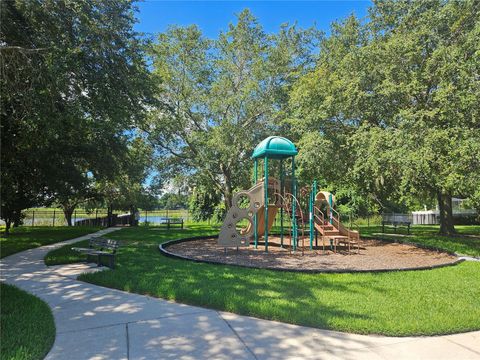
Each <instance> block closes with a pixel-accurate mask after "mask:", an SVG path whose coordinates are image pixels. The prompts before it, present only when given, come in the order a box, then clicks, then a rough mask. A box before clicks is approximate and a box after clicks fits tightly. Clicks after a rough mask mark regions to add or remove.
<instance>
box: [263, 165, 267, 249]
mask: <svg viewBox="0 0 480 360" xmlns="http://www.w3.org/2000/svg"><path fill="white" fill-rule="evenodd" d="M263 167H264V169H263V170H264V180H265V181H264V193H265V194H264V195H265V199H264V201H265V207H264V208H265V212H264V216H265V219H264V224H265V226H264V228H265V252H268V157H265V160H264V166H263Z"/></svg>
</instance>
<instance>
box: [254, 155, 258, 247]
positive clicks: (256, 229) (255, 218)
mask: <svg viewBox="0 0 480 360" xmlns="http://www.w3.org/2000/svg"><path fill="white" fill-rule="evenodd" d="M253 180H254V185H255V184H256V183H257V181H258V160H257V159H255V166H254V168H253ZM257 223H258V221H257V213H255V215H254V216H253V237H254V241H255V249H256V248H257V247H258V228H257Z"/></svg>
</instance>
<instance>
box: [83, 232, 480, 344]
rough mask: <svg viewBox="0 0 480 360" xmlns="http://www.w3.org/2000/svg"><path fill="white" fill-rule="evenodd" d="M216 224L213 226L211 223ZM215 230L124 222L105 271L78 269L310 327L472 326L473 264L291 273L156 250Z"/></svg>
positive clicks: (404, 330)
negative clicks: (112, 263) (109, 268)
mask: <svg viewBox="0 0 480 360" xmlns="http://www.w3.org/2000/svg"><path fill="white" fill-rule="evenodd" d="M217 231H218V230H217ZM215 233H216V230H215V229H211V228H208V227H205V226H203V227H202V226H196V227H195V226H192V227H191V228H190V229H188V230H183V231H182V230H170V231H168V230H164V229H158V228H145V227H142V228H126V229H122V230H121V231H118V232H116V233H113V234H111V235H109V237H111V238H114V239H117V240H121V241H122V242H123V247H121V248H120V250H119V253H118V256H117V267H116V268H115V270H112V271H103V272H99V273H95V274H83V275H81V276H80V279H81V280H83V281H86V282H90V283H93V284H96V285H100V286H105V287H111V288H116V289H119V290H124V291H128V292H133V293H138V294H144V295H150V296H155V297H159V298H164V299H168V300H173V301H177V302H180V303H186V304H191V305H197V306H202V307H206V308H212V309H216V310H223V311H228V312H233V313H237V314H240V315H248V316H254V317H258V318H263V319H269V320H277V321H282V322H286V323H292V324H298V325H305V326H312V327H317V328H323V329H329V330H338V331H346V332H353V333H359V334H382V335H388V336H414V335H441V334H451V333H459V332H466V331H473V330H479V329H480V323H479V322H478V319H479V318H480V300H479V299H480V282H479V281H478V273H479V272H480V263H474V262H465V263H462V264H459V265H457V266H453V267H446V268H441V269H435V270H423V271H402V272H388V273H363V274H352V273H350V274H348V273H347V274H301V273H300V274H299V273H286V272H278V271H272V270H263V269H248V268H241V267H236V266H229V265H211V264H203V263H195V262H190V261H184V260H178V259H172V258H168V257H166V256H163V255H162V254H161V253H160V252H159V250H158V245H159V244H160V243H162V242H165V241H167V240H172V239H178V238H182V237H193V236H199V235H212V234H215Z"/></svg>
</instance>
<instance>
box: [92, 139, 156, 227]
mask: <svg viewBox="0 0 480 360" xmlns="http://www.w3.org/2000/svg"><path fill="white" fill-rule="evenodd" d="M152 156H153V149H152V147H151V146H150V145H149V143H148V142H147V141H146V140H145V139H144V138H143V137H141V136H138V135H137V136H135V135H132V137H131V138H130V140H129V143H128V147H127V152H126V153H125V157H124V159H122V161H121V162H120V163H119V164H118V165H119V170H118V173H117V175H116V176H115V178H114V179H113V180H109V179H105V180H100V181H97V182H96V189H95V191H96V192H97V193H98V198H100V200H99V201H98V200H94V201H93V202H91V203H90V204H89V205H88V207H90V208H92V207H99V206H106V207H107V210H108V217H109V219H111V217H112V215H113V210H128V211H129V212H130V215H131V216H132V220H133V219H134V215H135V212H136V211H137V209H138V208H139V207H141V208H144V209H151V208H153V207H154V206H155V205H156V203H157V201H158V198H157V192H156V189H157V187H154V186H150V187H149V186H146V185H145V183H146V180H147V177H148V176H149V174H150V168H151V166H152Z"/></svg>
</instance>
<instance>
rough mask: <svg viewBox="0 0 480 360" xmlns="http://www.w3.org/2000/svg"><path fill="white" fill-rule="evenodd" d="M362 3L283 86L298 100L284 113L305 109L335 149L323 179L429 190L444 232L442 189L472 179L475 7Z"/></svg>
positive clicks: (472, 183)
mask: <svg viewBox="0 0 480 360" xmlns="http://www.w3.org/2000/svg"><path fill="white" fill-rule="evenodd" d="M369 13H370V21H369V22H367V23H365V24H361V23H360V22H358V21H357V20H356V19H354V18H352V17H351V18H349V19H347V20H346V21H344V22H343V23H341V24H336V25H335V26H334V31H333V32H332V36H331V37H330V38H329V39H327V40H325V42H324V43H323V44H322V47H321V49H322V52H321V56H320V60H319V62H318V64H317V68H316V69H315V71H314V72H313V73H311V74H309V75H307V76H306V77H305V78H303V79H302V80H300V81H299V83H298V85H297V88H296V91H295V92H294V93H293V96H292V100H291V101H292V104H296V103H300V104H301V106H299V109H300V110H299V111H300V112H297V113H296V114H295V117H294V120H293V121H295V119H301V115H303V114H305V113H308V111H309V110H310V111H312V112H313V115H312V116H311V117H310V118H311V119H312V121H311V123H312V124H314V125H316V129H318V131H319V132H318V133H317V134H316V135H315V136H317V137H319V138H323V139H325V140H324V141H329V142H331V143H333V144H334V146H335V151H336V152H337V153H339V154H341V155H340V158H341V159H342V160H341V161H340V162H339V163H340V164H342V166H341V171H340V173H337V174H333V175H332V177H331V179H332V180H337V181H338V180H339V181H341V182H342V178H343V179H344V180H343V182H345V181H346V182H351V183H352V184H355V186H356V187H357V189H358V191H365V192H368V193H370V194H372V195H373V196H374V197H376V198H379V199H380V201H381V202H383V201H384V200H388V199H389V198H390V199H391V198H392V197H396V198H397V199H398V200H397V201H398V202H400V201H402V200H406V199H407V198H413V197H436V198H437V202H438V204H439V210H440V223H441V226H440V232H441V233H443V234H451V233H454V231H455V230H454V227H453V221H452V210H451V198H452V196H455V195H462V196H471V195H473V194H474V193H475V192H476V191H477V190H476V189H478V186H479V184H480V168H479V164H478V159H479V158H480V152H479V148H478V145H476V144H478V143H479V142H480V138H479V133H480V132H479V131H478V129H479V124H480V121H479V119H480V117H479V107H478V104H477V102H478V97H479V86H478V77H479V73H480V62H479V61H478V56H475V55H474V54H476V53H478V52H479V42H478V36H479V29H480V22H479V20H478V19H479V18H480V17H479V9H478V7H476V6H475V2H474V1H464V2H441V1H436V0H432V1H413V2H409V3H408V4H407V3H404V2H396V1H382V2H380V1H379V2H375V3H374V6H373V7H372V8H371V9H370V12H369ZM475 39H477V41H476V40H475ZM332 45H333V46H332ZM323 76H324V77H323ZM311 94H313V95H314V97H313V98H312V97H310V96H309V95H311ZM297 121H300V120H297ZM338 133H340V135H339V134H338ZM309 136H310V137H311V136H312V135H307V134H302V141H307V140H308V137H309ZM310 142H312V141H311V140H310ZM327 163H328V161H327ZM327 165H328V164H327ZM362 189H363V190H362Z"/></svg>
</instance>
